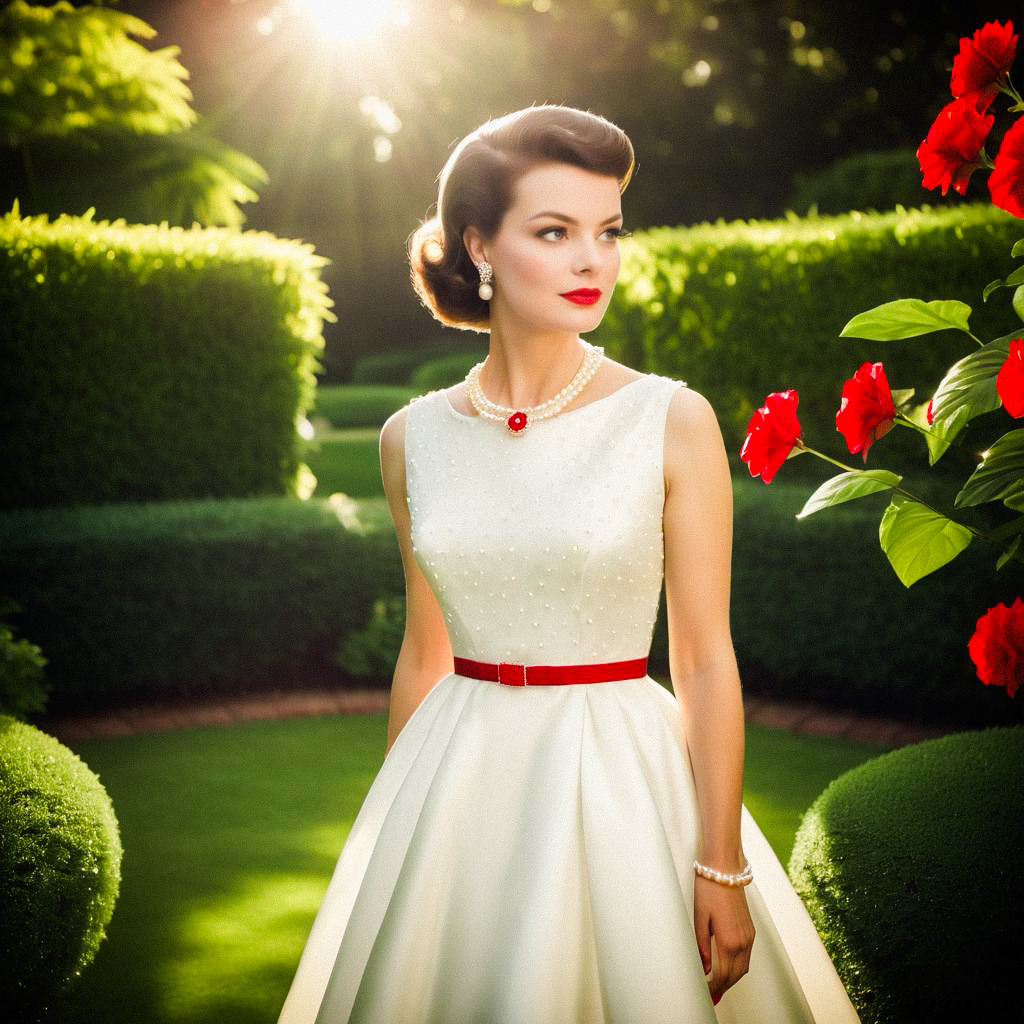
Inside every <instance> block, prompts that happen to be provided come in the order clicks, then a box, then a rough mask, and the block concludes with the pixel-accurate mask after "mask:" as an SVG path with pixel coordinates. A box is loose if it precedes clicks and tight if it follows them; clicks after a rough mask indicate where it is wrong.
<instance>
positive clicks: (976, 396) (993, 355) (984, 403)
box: [932, 331, 1024, 439]
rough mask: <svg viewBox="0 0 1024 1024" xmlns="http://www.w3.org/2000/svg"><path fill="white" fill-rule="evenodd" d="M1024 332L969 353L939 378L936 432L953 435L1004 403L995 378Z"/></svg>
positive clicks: (934, 415) (934, 398) (935, 400)
mask: <svg viewBox="0 0 1024 1024" xmlns="http://www.w3.org/2000/svg"><path fill="white" fill-rule="evenodd" d="M1022 334H1024V331H1016V332H1015V333H1013V334H1005V335H1003V337H1001V338H996V339H995V340H994V341H990V342H989V343H988V344H987V345H982V346H981V348H977V349H975V350H974V351H973V352H970V353H968V354H967V355H966V356H964V357H963V359H959V360H957V361H956V362H955V363H954V364H953V365H952V366H951V367H950V368H949V369H948V370H947V371H946V375H945V377H943V378H942V380H941V381H939V386H938V387H937V388H936V389H935V394H934V395H933V396H932V418H933V420H934V423H933V425H932V427H933V429H935V428H938V429H937V433H939V434H940V435H942V436H947V437H949V438H950V439H952V437H954V436H955V435H956V433H957V431H958V430H959V429H960V427H962V426H963V425H964V424H966V423H967V422H968V421H969V420H972V419H974V417H975V416H980V415H982V413H986V412H992V411H993V410H994V409H998V408H999V407H1000V406H1001V405H1002V404H1003V403H1002V399H1000V397H999V393H998V392H997V391H996V377H997V375H998V374H999V370H1000V368H1001V367H1002V365H1003V363H1005V362H1006V358H1007V356H1008V355H1009V354H1010V343H1011V342H1012V341H1014V340H1015V339H1016V338H1019V337H1020V336H1021V335H1022ZM962 409H966V410H967V414H966V419H964V420H963V422H962V423H960V427H958V426H957V425H956V421H957V418H958V417H959V416H961V415H963V414H962V413H961V410H962Z"/></svg>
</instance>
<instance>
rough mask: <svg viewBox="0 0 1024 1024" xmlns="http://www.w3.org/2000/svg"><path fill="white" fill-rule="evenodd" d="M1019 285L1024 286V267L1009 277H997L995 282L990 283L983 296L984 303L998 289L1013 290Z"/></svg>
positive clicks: (986, 286)
mask: <svg viewBox="0 0 1024 1024" xmlns="http://www.w3.org/2000/svg"><path fill="white" fill-rule="evenodd" d="M1019 284H1024V267H1018V268H1017V269H1016V270H1015V271H1013V273H1012V274H1010V275H1009V277H1006V278H999V277H997V278H996V279H995V280H994V281H990V282H989V283H988V284H987V285H985V290H984V292H982V294H981V298H982V301H987V300H988V297H989V294H990V293H991V292H994V291H995V290H996V289H997V288H1012V287H1014V286H1015V285H1019Z"/></svg>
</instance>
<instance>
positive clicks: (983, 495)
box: [953, 430, 1024, 508]
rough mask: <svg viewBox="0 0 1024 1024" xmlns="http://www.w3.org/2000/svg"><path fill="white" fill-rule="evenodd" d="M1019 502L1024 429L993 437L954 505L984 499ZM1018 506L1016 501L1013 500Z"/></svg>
mask: <svg viewBox="0 0 1024 1024" xmlns="http://www.w3.org/2000/svg"><path fill="white" fill-rule="evenodd" d="M1000 499H1002V500H1005V501H1007V504H1010V502H1011V501H1012V502H1015V503H1016V502H1019V501H1021V500H1022V499H1024V430H1011V431H1010V432H1009V433H1007V434H1003V436H1002V437H1000V438H999V439H998V440H996V441H994V442H993V444H992V447H991V448H989V450H988V451H987V452H985V457H984V458H983V459H982V461H981V463H980V464H979V465H978V467H977V468H976V469H975V470H974V472H973V473H972V474H971V475H970V476H969V477H968V478H967V482H966V483H965V484H964V486H963V488H962V489H961V491H960V493H959V494H958V495H957V496H956V500H955V501H954V502H953V506H954V507H955V508H963V507H964V506H966V505H980V504H981V503H982V502H983V501H999V500H1000ZM1010 507H1011V508H1016V507H1017V506H1016V504H1011V505H1010Z"/></svg>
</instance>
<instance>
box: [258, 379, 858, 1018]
mask: <svg viewBox="0 0 1024 1024" xmlns="http://www.w3.org/2000/svg"><path fill="white" fill-rule="evenodd" d="M680 386H683V382H680V381H676V380H673V379H671V378H668V377H662V376H659V375H656V374H646V375H644V377H642V378H640V379H637V380H635V381H633V382H632V383H630V384H628V385H626V386H625V387H624V388H621V389H620V390H619V391H616V392H614V393H613V394H611V395H609V396H608V397H606V398H604V399H600V400H598V401H597V402H591V403H590V404H589V405H586V406H583V407H581V408H579V409H577V410H574V411H571V412H569V413H563V414H561V415H559V416H556V417H553V418H552V419H550V420H545V421H539V422H537V423H534V424H532V425H531V426H530V427H529V428H527V431H526V432H525V433H524V434H523V435H521V436H515V435H511V434H510V433H508V432H507V431H506V430H505V428H504V427H502V426H501V425H500V424H494V423H492V422H489V421H484V420H480V419H477V418H475V417H470V416H465V415H463V414H461V413H459V412H458V411H457V410H455V409H454V408H453V407H452V406H451V404H450V402H449V401H448V398H447V395H446V394H445V393H444V392H443V391H440V390H439V391H434V392H430V393H429V394H428V395H424V396H422V397H421V398H419V399H417V400H415V401H413V402H412V403H411V404H410V406H409V409H408V412H407V420H406V472H407V491H408V496H409V504H410V511H411V514H412V536H413V543H414V546H415V549H416V550H415V555H416V558H417V562H418V564H419V565H420V566H421V567H422V568H423V571H424V573H425V575H426V576H427V578H428V579H429V580H430V582H431V585H432V586H433V588H434V590H435V593H436V594H437V595H438V599H439V603H440V605H441V607H442V610H443V612H444V614H445V619H446V623H447V624H448V629H449V633H450V636H451V640H452V649H453V651H454V652H455V653H456V654H457V655H460V656H464V657H467V658H473V659H476V660H481V661H513V662H521V663H527V664H577V663H581V662H594V661H600V662H603V661H618V660H627V659H631V658H637V657H643V656H645V655H646V654H647V653H648V650H649V647H650V640H651V635H652V633H653V629H654V621H655V617H656V614H657V605H658V599H659V596H660V591H661V584H662V570H663V564H664V562H663V546H662V520H661V512H662V508H663V504H664V480H663V443H664V428H665V417H666V414H667V408H668V403H669V401H670V399H671V397H672V394H673V393H674V392H675V389H676V388H678V387H680ZM700 834H701V821H700V815H699V810H698V805H697V799H696V791H695V786H694V780H693V774H692V767H691V764H690V760H689V754H688V750H687V747H686V745H685V741H684V740H683V739H682V738H681V729H680V716H679V712H678V708H677V704H676V700H675V698H674V697H673V696H672V695H671V693H669V692H668V691H667V690H666V689H665V688H664V687H662V686H661V685H660V684H658V683H657V682H656V681H655V680H653V679H652V678H651V677H650V676H644V677H642V678H639V679H629V680H617V681H614V682H602V683H590V684H570V685H553V686H536V687H530V686H527V687H512V686H506V685H502V684H500V683H492V682H487V681H484V680H478V679H473V678H470V677H468V676H462V675H458V674H456V673H449V674H448V675H446V676H444V677H442V678H441V679H440V680H439V681H438V682H437V683H436V684H435V686H434V687H433V689H432V690H431V691H430V692H429V693H428V694H427V696H426V697H425V698H424V699H423V700H422V701H421V703H420V705H419V706H418V707H417V708H416V710H415V712H414V713H413V714H412V716H411V717H410V718H409V720H408V721H407V723H406V724H405V726H404V728H403V729H402V731H401V733H400V734H399V735H398V737H397V739H396V740H395V743H394V744H393V746H392V748H391V750H390V752H389V753H388V755H387V757H386V758H385V760H384V763H383V765H382V766H381V769H380V771H379V773H378V774H377V776H376V778H375V779H374V782H373V784H372V785H371V787H370V789H369V791H368V792H367V794H366V797H365V799H364V801H363V804H362V806H361V808H360V810H359V813H358V815H357V817H356V819H355V822H354V823H353V826H352V830H351V832H350V833H349V836H348V838H347V840H346V842H345V844H344V847H343V849H342V851H341V854H340V856H339V858H338V862H337V865H336V867H335V870H334V873H333V875H332V877H331V879H330V883H329V885H328V887H327V892H326V894H325V897H324V900H323V903H322V904H321V906H320V909H319V911H318V912H317V915H316V917H315V919H314V921H313V925H312V929H311V931H310V934H309V937H308V939H307V942H306V945H305V948H304V949H303V951H302V955H301V958H300V960H299V963H298V967H297V970H296V973H295V977H294V979H293V981H292V985H291V988H290V990H289V992H288V996H287V999H286V1001H285V1003H284V1006H283V1008H282V1010H281V1014H280V1017H279V1019H278V1024H700V1022H707V1024H714V1022H728V1024H809V1022H813V1024H857V1022H858V1017H857V1014H856V1012H855V1010H854V1008H853V1006H852V1004H851V1003H850V1000H849V998H848V996H847V994H846V991H845V989H844V988H843V985H842V982H841V981H840V979H839V977H838V975H837V974H836V971H835V968H834V966H833V964H832V962H831V960H830V959H829V957H828V954H827V952H826V950H825V948H824V946H823V945H822V942H821V939H820V938H819V936H818V934H817V932H816V931H815V928H814V925H813V923H812V921H811V919H810V917H809V915H808V914H807V911H806V909H805V908H804V906H803V903H802V902H801V901H800V898H799V897H798V896H797V894H796V892H795V891H794V890H793V887H792V885H791V884H790V882H789V879H788V877H787V875H786V872H785V870H784V868H783V866H782V865H781V863H780V862H779V860H778V858H777V857H776V855H775V853H774V851H773V850H772V848H771V846H770V845H769V844H768V842H767V840H766V839H765V837H764V835H763V834H762V833H761V831H760V829H759V828H758V826H757V824H756V823H755V822H754V820H753V818H752V817H751V816H750V813H749V812H748V811H747V809H746V807H744V808H743V809H742V829H741V837H742V845H743V851H744V853H745V854H746V856H747V858H748V860H749V861H750V864H751V866H752V867H753V872H754V881H753V882H752V883H751V884H750V885H748V886H747V887H746V890H745V891H746V894H747V903H748V906H749V907H750V911H751V916H752V918H753V920H754V926H755V929H756V932H757V935H756V938H755V940H754V948H753V952H752V955H751V960H750V970H749V972H748V973H747V974H746V975H745V976H744V977H743V978H741V979H740V981H739V982H737V983H736V984H735V985H734V986H733V987H732V988H730V989H729V990H727V991H726V993H725V995H724V996H723V998H722V1000H721V1002H719V1004H718V1005H717V1006H714V1005H713V1004H712V1002H711V997H710V994H709V990H708V982H707V978H706V977H705V975H704V970H703V967H702V965H701V960H700V954H699V952H698V949H697V944H696V938H695V935H694V926H693V885H694V871H693V858H694V857H695V855H696V852H697V849H698V847H699V845H700ZM714 955H715V957H716V959H717V951H716V952H715V954H714Z"/></svg>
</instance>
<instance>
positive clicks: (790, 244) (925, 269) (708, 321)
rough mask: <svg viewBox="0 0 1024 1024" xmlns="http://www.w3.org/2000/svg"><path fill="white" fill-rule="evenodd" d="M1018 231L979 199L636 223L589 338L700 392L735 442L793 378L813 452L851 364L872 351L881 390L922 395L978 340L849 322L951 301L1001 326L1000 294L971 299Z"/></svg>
mask: <svg viewBox="0 0 1024 1024" xmlns="http://www.w3.org/2000/svg"><path fill="white" fill-rule="evenodd" d="M1021 237H1024V222H1022V221H1021V220H1019V219H1018V218H1016V217H1014V216H1013V215H1012V214H1009V213H1006V211H1004V210H1000V209H998V208H997V207H994V206H993V205H992V204H991V203H963V204H960V205H957V206H955V207H947V208H939V209H933V208H932V207H930V206H927V205H926V206H922V207H920V208H917V209H910V210H908V209H905V208H903V207H902V206H900V207H897V208H896V209H895V210H892V211H889V212H886V213H871V214H867V213H861V212H860V211H856V210H855V211H852V212H850V213H847V214H841V215H837V216H829V217H826V216H821V217H818V216H814V217H805V218H801V217H798V216H797V215H796V214H790V215H787V217H785V218H779V219H776V220H762V221H758V220H750V221H741V220H736V221H732V222H730V223H728V224H727V223H726V222H725V221H724V220H722V219H719V220H718V221H716V222H715V223H714V224H710V223H703V224H698V225H694V226H692V227H687V228H670V227H665V228H654V229H650V230H646V231H643V232H637V233H636V235H635V236H634V238H631V239H628V240H627V241H625V242H623V245H622V271H621V274H620V278H619V283H618V285H617V286H616V289H615V292H614V295H613V297H612V302H611V304H610V305H609V307H608V310H607V312H606V314H605V318H604V320H603V322H602V323H601V326H600V327H599V328H598V329H597V330H596V331H594V332H593V333H592V334H591V335H590V336H589V337H588V340H590V341H592V342H594V343H595V344H602V345H604V346H605V348H606V350H607V352H608V355H610V356H613V357H614V358H616V359H619V360H620V361H622V362H625V363H627V364H629V365H630V366H635V367H637V368H640V369H646V370H653V371H656V372H658V373H662V374H665V375H667V376H671V377H676V378H677V379H679V380H685V381H687V382H688V383H689V385H690V386H691V387H692V388H695V389H696V390H697V391H700V392H701V394H703V395H705V396H706V397H707V398H708V400H709V401H710V402H711V404H712V405H713V406H714V407H715V410H716V412H717V413H718V415H719V419H720V421H721V425H722V431H723V434H724V435H725V439H726V443H727V446H728V448H729V450H730V451H731V452H738V451H739V449H740V447H741V445H742V442H743V436H744V435H745V433H746V428H747V424H748V423H749V422H750V417H751V415H752V414H753V413H754V411H755V410H756V409H757V408H758V407H759V406H760V405H762V404H763V403H764V399H765V396H766V395H768V394H769V393H770V392H772V391H781V390H785V389H786V388H795V389H796V390H798V391H799V393H800V407H799V410H798V411H799V416H800V421H801V423H802V424H803V426H804V428H805V434H806V438H807V442H808V444H810V445H811V446H812V447H814V448H820V444H818V443H816V441H821V440H823V439H825V438H830V437H834V436H835V434H836V425H835V415H836V411H837V410H838V408H839V403H840V398H841V394H842V382H843V381H844V380H845V379H846V378H848V377H851V376H853V374H854V372H855V371H856V370H857V369H858V367H859V366H860V365H861V363H862V362H865V361H871V362H875V361H878V360H884V362H885V366H886V371H887V373H888V377H889V382H890V384H891V385H892V387H894V388H906V387H916V388H917V389H918V390H917V394H916V395H915V398H916V399H917V400H918V401H922V402H923V401H926V400H927V398H928V397H929V396H930V394H931V391H932V390H933V389H934V388H935V386H936V385H937V384H938V383H939V381H940V380H941V379H942V376H943V374H944V373H945V371H946V370H947V369H948V368H949V366H950V365H951V364H952V363H953V362H955V361H956V360H957V359H959V358H961V357H962V356H964V355H966V354H967V353H968V352H970V351H973V350H974V348H975V347H976V346H975V343H974V342H973V341H971V340H970V339H968V338H966V336H965V335H964V334H963V333H962V332H960V331H955V330H949V331H943V332H939V333H937V334H931V335H928V336H927V337H925V338H911V339H907V340H905V341H902V342H884V343H881V342H876V341H867V340H864V339H855V338H840V337H839V332H840V331H841V330H842V329H843V327H844V325H845V324H846V323H847V321H848V320H850V318H851V317H853V316H854V315H855V314H857V313H861V312H863V311H864V310H866V309H870V308H872V307H874V306H877V305H879V304H881V303H883V302H888V301H890V300H892V299H898V298H921V299H926V300H931V299H960V300H961V301H963V302H966V303H967V304H968V305H970V306H971V307H972V308H973V310H974V313H973V315H972V317H971V329H972V330H973V331H974V333H975V334H977V335H978V336H979V337H981V338H985V339H990V338H995V337H1000V336H1002V335H1004V334H1006V332H1007V331H1008V330H1012V329H1013V325H1014V324H1019V320H1018V318H1017V316H1016V314H1015V313H1014V312H1013V309H1012V306H1011V301H1010V300H1011V295H1010V294H1008V293H1009V292H1010V289H1003V290H1002V291H1001V292H998V293H996V295H993V296H991V297H990V299H989V301H988V302H987V303H983V302H982V300H981V294H982V291H983V290H984V288H985V286H986V285H987V284H988V283H989V282H990V281H992V280H993V279H994V278H996V277H1001V276H1005V275H1006V274H1008V273H1009V272H1010V271H1011V270H1013V269H1014V265H1015V261H1013V260H1012V259H1011V258H1010V250H1011V248H1012V247H1013V244H1014V242H1016V241H1017V240H1018V239H1019V238H1021ZM910 433H911V432H910V431H909V430H904V431H894V432H893V435H894V436H893V437H892V438H891V439H890V438H889V437H886V438H885V440H886V441H887V442H889V444H888V448H889V449H890V451H895V450H899V449H902V448H903V447H904V446H905V447H906V448H907V449H908V450H911V451H917V449H918V446H919V442H918V441H917V439H916V438H910V437H909V436H908V435H909V434H910ZM796 461H797V462H799V461H802V460H799V459H798V460H796ZM872 461H873V460H872Z"/></svg>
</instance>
